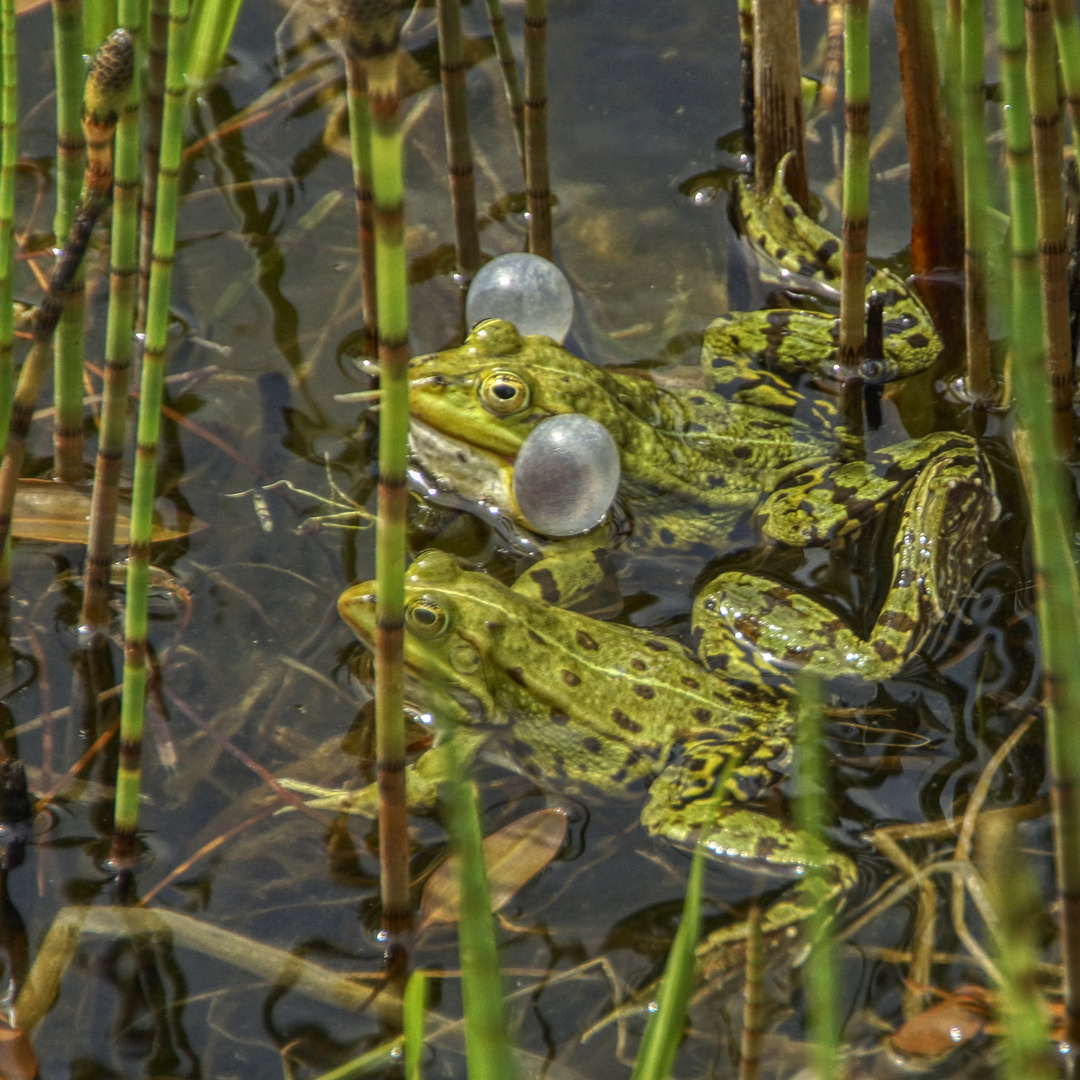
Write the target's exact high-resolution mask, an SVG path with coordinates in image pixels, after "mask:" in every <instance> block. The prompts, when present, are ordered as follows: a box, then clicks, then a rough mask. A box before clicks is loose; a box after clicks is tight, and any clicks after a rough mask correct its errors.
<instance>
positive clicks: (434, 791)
mask: <svg viewBox="0 0 1080 1080" xmlns="http://www.w3.org/2000/svg"><path fill="white" fill-rule="evenodd" d="M486 739H487V732H484V731H470V730H468V729H467V728H459V729H458V730H457V731H456V732H455V733H454V740H455V752H454V754H453V755H452V756H451V753H450V748H449V746H448V744H447V743H446V742H440V743H437V744H436V745H435V746H432V747H431V748H430V749H428V750H425V751H424V753H423V754H421V755H420V757H419V758H417V760H416V761H415V762H414V763H413V764H412V765H408V766H406V768H405V801H406V803H407V804H408V807H409V810H410V811H411V812H413V813H423V812H425V811H428V810H433V809H434V808H435V806H436V804H437V802H438V796H439V786H440V785H441V784H442V783H443V782H444V781H445V780H446V779H447V778H448V777H450V776H453V775H455V773H456V774H457V775H460V774H461V770H462V769H464V768H466V767H467V766H468V765H469V763H470V762H472V760H473V759H474V758H475V757H476V755H477V753H478V752H479V750H480V748H481V747H482V746H483V744H484V742H485V741H486ZM279 783H280V784H281V786H282V787H285V788H288V789H289V790H290V791H297V792H299V793H300V794H302V795H311V796H313V797H312V798H310V799H308V800H307V805H308V806H310V807H312V808H313V809H315V810H333V811H334V812H335V813H339V814H357V815H359V816H361V817H368V818H372V819H375V818H377V817H378V816H379V785H378V783H377V782H376V783H373V784H368V785H367V786H366V787H362V788H357V789H356V790H352V791H349V790H345V789H337V788H324V787H319V786H317V785H315V784H308V783H303V782H301V781H297V780H290V779H289V778H288V777H282V778H281V779H280V780H279Z"/></svg>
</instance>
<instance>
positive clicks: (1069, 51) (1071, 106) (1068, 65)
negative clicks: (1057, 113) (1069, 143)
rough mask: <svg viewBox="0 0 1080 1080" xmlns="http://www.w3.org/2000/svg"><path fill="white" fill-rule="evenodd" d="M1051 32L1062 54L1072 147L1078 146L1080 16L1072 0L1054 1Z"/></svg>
mask: <svg viewBox="0 0 1080 1080" xmlns="http://www.w3.org/2000/svg"><path fill="white" fill-rule="evenodd" d="M1054 34H1055V35H1056V37H1057V47H1058V55H1059V56H1060V57H1061V77H1062V82H1064V84H1065V104H1066V107H1067V108H1068V110H1069V123H1070V125H1071V127H1072V140H1073V147H1080V19H1078V18H1077V14H1076V4H1075V3H1074V2H1073V0H1054Z"/></svg>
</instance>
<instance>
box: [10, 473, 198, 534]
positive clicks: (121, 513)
mask: <svg viewBox="0 0 1080 1080" xmlns="http://www.w3.org/2000/svg"><path fill="white" fill-rule="evenodd" d="M130 527H131V521H130V518H129V517H128V514H127V511H126V509H125V500H124V498H123V497H121V503H120V508H119V510H118V511H117V515H116V543H117V544H126V543H128V536H129V529H130ZM89 528H90V488H89V487H88V486H86V485H84V484H64V483H61V482H60V481H58V480H28V479H23V480H20V481H19V486H18V488H17V490H16V492H15V510H14V519H13V521H12V526H11V533H12V535H13V536H15V537H17V538H18V539H20V540H46V541H49V542H51V543H54V544H85V543H86V537H87V533H88V531H89ZM205 528H206V522H204V521H199V519H198V518H195V517H192V516H191V515H190V514H184V513H182V512H180V511H179V510H177V509H176V507H174V506H173V505H172V503H170V502H168V501H166V500H159V501H158V502H157V504H156V506H155V507H154V525H153V530H152V533H151V537H150V539H151V542H153V543H158V542H160V541H162V540H176V539H177V538H178V537H181V536H190V535H191V534H192V533H197V532H199V531H200V530H202V529H205Z"/></svg>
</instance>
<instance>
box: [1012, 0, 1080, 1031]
mask: <svg viewBox="0 0 1080 1080" xmlns="http://www.w3.org/2000/svg"><path fill="white" fill-rule="evenodd" d="M998 24H999V27H1000V29H999V34H1000V42H1001V71H1002V81H1003V83H1004V89H1005V104H1006V105H1007V106H1008V107H1007V108H1006V109H1005V113H1004V117H1005V145H1006V161H1007V164H1008V178H1009V203H1010V209H1011V214H1010V217H1011V222H1012V234H1011V235H1012V312H1011V314H1012V326H1011V348H1010V356H1011V369H1012V373H1013V386H1014V388H1015V392H1016V399H1017V402H1018V404H1019V406H1020V409H1021V419H1022V421H1023V432H1024V436H1025V441H1026V444H1027V451H1028V452H1027V453H1026V454H1025V453H1021V454H1020V455H1019V456H1020V458H1021V463H1022V464H1023V465H1024V468H1023V469H1022V476H1023V479H1024V484H1025V487H1026V488H1027V492H1028V498H1029V500H1030V511H1031V531H1032V538H1033V553H1034V563H1035V575H1036V612H1037V616H1038V621H1039V637H1040V644H1041V648H1042V654H1043V681H1044V685H1045V691H1046V720H1047V742H1048V745H1049V756H1050V769H1051V775H1052V786H1051V809H1052V813H1053V818H1054V856H1055V862H1056V867H1057V885H1058V894H1059V919H1060V925H1061V939H1062V952H1063V955H1064V962H1065V1024H1066V1030H1065V1038H1066V1039H1067V1040H1068V1041H1069V1043H1070V1044H1071V1045H1072V1046H1077V1045H1080V797H1078V794H1077V787H1078V785H1080V727H1078V726H1077V724H1076V718H1077V717H1078V716H1080V621H1078V619H1080V616H1078V613H1080V587H1078V585H1077V579H1076V568H1075V566H1074V564H1073V561H1072V546H1073V545H1072V534H1073V526H1072V521H1071V507H1072V500H1071V498H1070V497H1069V496H1068V494H1067V491H1068V486H1071V485H1068V482H1067V478H1066V475H1065V473H1064V469H1063V467H1062V465H1061V463H1060V462H1059V460H1058V458H1057V454H1056V453H1055V439H1054V434H1055V432H1054V426H1053V421H1052V417H1053V405H1052V400H1051V390H1050V386H1049V385H1048V378H1047V376H1048V372H1047V370H1046V367H1045V366H1044V364H1043V351H1044V338H1043V332H1042V311H1043V308H1042V301H1041V297H1040V291H1041V290H1040V268H1039V262H1038V259H1039V239H1038V229H1037V223H1036V220H1035V217H1034V215H1033V214H1032V207H1033V206H1034V205H1035V190H1036V183H1035V175H1034V174H1035V166H1034V163H1033V160H1032V132H1031V125H1030V118H1029V111H1028V96H1027V87H1026V85H1025V83H1026V80H1025V73H1024V67H1025V45H1024V5H1023V0H998ZM1028 63H1029V64H1030V58H1028ZM1020 449H1023V448H1020ZM1036 481H1037V482H1036ZM1066 507H1069V508H1070V510H1069V517H1068V518H1067V517H1066V513H1065V508H1066Z"/></svg>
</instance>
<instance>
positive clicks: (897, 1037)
mask: <svg viewBox="0 0 1080 1080" xmlns="http://www.w3.org/2000/svg"><path fill="white" fill-rule="evenodd" d="M989 1016H990V996H989V993H988V992H987V991H986V989H984V988H983V987H981V986H962V987H960V989H958V990H956V991H954V992H953V993H951V994H947V995H946V996H945V998H944V999H943V1000H942V1001H939V1002H937V1003H936V1004H934V1005H931V1006H930V1008H928V1009H926V1010H924V1011H923V1012H921V1013H919V1014H918V1016H913V1017H912V1018H911V1019H910V1020H909V1021H908V1022H907V1023H906V1024H904V1025H903V1027H901V1028H900V1030H899V1031H897V1032H896V1033H895V1034H894V1035H892V1036H891V1037H890V1038H889V1043H890V1045H891V1046H892V1049H893V1050H895V1051H896V1052H897V1053H898V1054H900V1055H901V1056H902V1057H904V1058H911V1057H937V1056H939V1055H941V1054H946V1053H948V1052H949V1051H950V1050H955V1049H956V1048H957V1047H958V1046H961V1045H963V1044H964V1043H966V1042H967V1041H968V1040H969V1039H972V1038H974V1037H975V1036H976V1035H978V1034H980V1032H982V1030H983V1029H984V1028H985V1027H986V1023H987V1020H988V1019H989Z"/></svg>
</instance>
